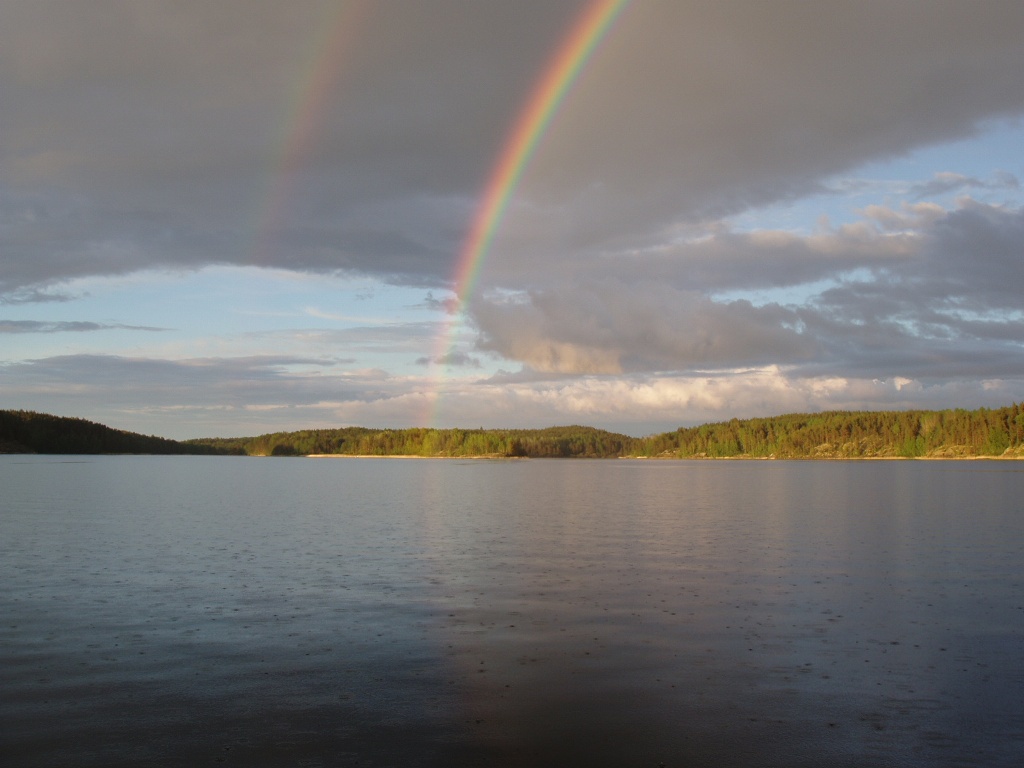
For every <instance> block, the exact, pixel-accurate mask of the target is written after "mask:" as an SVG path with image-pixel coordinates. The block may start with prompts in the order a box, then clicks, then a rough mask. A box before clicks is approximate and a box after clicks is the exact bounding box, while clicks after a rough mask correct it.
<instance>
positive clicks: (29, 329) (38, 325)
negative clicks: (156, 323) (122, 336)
mask: <svg viewBox="0 0 1024 768" xmlns="http://www.w3.org/2000/svg"><path fill="white" fill-rule="evenodd" d="M111 330H115V331H166V330H169V329H168V328H153V327H151V326H146V325H122V324H120V323H93V322H86V321H59V322H45V321H40V320H0V333H68V332H72V333H77V332H82V331H111Z"/></svg>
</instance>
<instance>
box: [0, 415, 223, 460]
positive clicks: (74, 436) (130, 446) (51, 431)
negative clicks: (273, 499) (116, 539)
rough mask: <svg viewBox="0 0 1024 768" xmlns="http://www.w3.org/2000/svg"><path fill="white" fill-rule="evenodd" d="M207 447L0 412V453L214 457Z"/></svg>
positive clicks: (77, 421) (62, 419)
mask: <svg viewBox="0 0 1024 768" xmlns="http://www.w3.org/2000/svg"><path fill="white" fill-rule="evenodd" d="M221 452H222V451H221V450H220V449H218V448H214V447H212V446H209V445H201V444H198V443H181V442H178V441H177V440H167V439H166V438H163V437H153V436H149V435H139V434H136V433H134V432H124V431H122V430H120V429H112V428H110V427H106V426H104V425H102V424H96V423H95V422H92V421H86V420H85V419H74V418H67V417H64V416H51V415H50V414H47V413H35V412H33V411H0V453H64V454H97V453H152V454H204V455H209V454H217V453H221Z"/></svg>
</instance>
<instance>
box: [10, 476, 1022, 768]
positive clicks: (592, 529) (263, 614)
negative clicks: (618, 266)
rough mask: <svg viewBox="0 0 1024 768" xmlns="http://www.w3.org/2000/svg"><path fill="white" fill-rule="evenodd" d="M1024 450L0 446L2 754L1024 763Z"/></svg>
mask: <svg viewBox="0 0 1024 768" xmlns="http://www.w3.org/2000/svg"><path fill="white" fill-rule="evenodd" d="M1022 555H1024V467H1021V466H1019V465H1017V464H1012V463H1001V462H860V463H857V462H850V463H843V462H830V463H810V462H806V463H800V462H643V461H582V460H576V461H558V460H547V461H507V462H491V461H395V460H384V459H381V460H373V459H337V460H335V459H323V460H310V459H251V458H201V457H44V456H0V584H2V587H0V762H2V764H3V765H5V766H105V767H106V766H139V765H154V766H185V765H189V766H192V765H228V766H232V765H233V766H278V765H282V766H283V765H288V766H350V765H351V766H355V765H359V766H415V765H422V766H456V767H458V766H477V765H486V766H520V765H523V766H526V765H542V766H544V765H551V766H554V765H558V766H566V765H589V766H650V767H651V768H653V767H654V766H658V765H665V766H915V767H916V766H1018V765H1021V764H1024V589H1022V587H1024V558H1022Z"/></svg>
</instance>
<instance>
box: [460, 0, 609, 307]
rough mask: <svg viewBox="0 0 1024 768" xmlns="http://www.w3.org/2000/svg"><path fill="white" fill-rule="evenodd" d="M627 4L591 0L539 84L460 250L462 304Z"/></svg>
mask: <svg viewBox="0 0 1024 768" xmlns="http://www.w3.org/2000/svg"><path fill="white" fill-rule="evenodd" d="M628 2H629V0H591V2H590V3H589V4H588V5H587V7H586V8H584V10H583V13H581V14H580V16H579V18H578V19H577V20H576V22H575V24H573V26H572V27H571V28H570V30H569V33H568V34H567V35H566V36H565V37H564V38H563V40H562V43H561V44H560V45H559V47H558V49H557V50H556V51H555V55H554V56H553V57H552V58H551V61H550V63H549V64H548V66H547V67H546V68H545V69H544V71H543V74H542V75H541V77H540V79H539V80H538V81H537V83H536V85H535V86H534V88H533V92H532V93H531V94H530V98H529V100H528V101H527V102H526V108H525V109H523V110H522V112H520V114H519V117H518V119H517V120H516V122H515V125H514V126H513V128H512V132H511V133H510V134H509V137H508V139H507V140H506V142H505V144H504V146H503V148H502V150H501V154H500V155H499V156H498V161H497V163H495V165H494V168H493V170H492V171H491V175H490V178H489V180H488V182H487V186H486V187H485V189H484V193H483V197H482V198H481V200H480V204H479V206H478V208H477V212H476V217H475V218H474V219H473V224H472V226H471V227H470V230H469V235H468V236H467V237H466V240H465V242H464V243H463V246H462V250H461V251H460V254H459V258H458V264H457V268H456V271H455V280H454V282H455V293H456V296H457V297H458V299H459V302H460V304H464V303H465V302H466V301H467V299H468V298H469V296H470V295H471V294H472V292H473V288H474V286H475V285H476V280H477V277H478V276H479V275H480V267H481V266H482V265H483V262H484V260H485V258H486V257H487V252H488V250H489V249H490V246H491V241H492V240H493V239H494V234H495V232H496V231H497V229H498V225H499V224H500V223H501V220H502V217H503V216H504V214H505V209H506V208H508V203H509V200H510V199H511V197H512V193H513V191H514V190H515V188H516V185H517V184H518V183H519V179H520V177H521V176H522V175H523V171H524V170H525V169H526V166H527V165H528V164H529V162H530V158H531V157H532V156H533V152H534V150H535V149H536V148H537V144H538V142H539V141H540V139H541V137H542V136H543V135H544V132H545V131H546V130H547V127H548V126H549V125H550V123H551V120H552V118H553V117H554V116H555V114H556V113H557V112H558V108H559V106H561V104H562V102H563V100H564V99H565V95H566V93H568V91H569V89H570V87H571V86H572V84H573V83H574V82H575V81H576V78H577V77H578V76H579V73H580V71H581V70H582V69H583V67H584V65H585V64H586V63H587V60H588V59H589V58H590V55H591V54H592V53H593V52H594V49H595V48H596V47H597V45H598V43H600V42H601V40H602V39H603V38H604V36H605V34H606V33H607V32H608V29H609V28H610V27H611V25H612V23H613V22H614V21H615V19H616V17H617V16H618V15H619V13H621V12H622V9H623V8H624V7H625V6H626V5H627V3H628Z"/></svg>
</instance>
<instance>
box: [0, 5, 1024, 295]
mask: <svg viewBox="0 0 1024 768" xmlns="http://www.w3.org/2000/svg"><path fill="white" fill-rule="evenodd" d="M365 5H366V7H365V11H364V12H362V13H354V14H353V15H352V23H353V25H354V27H353V32H352V34H351V35H350V37H349V38H348V39H347V40H346V41H344V45H346V46H347V47H348V50H347V51H346V52H345V53H343V54H341V56H340V57H339V61H340V62H341V66H340V69H339V70H338V73H337V77H336V78H334V81H333V85H334V88H333V90H332V91H331V92H330V93H326V94H324V95H323V100H322V102H316V103H314V104H313V105H312V106H313V107H314V109H312V111H311V112H310V114H312V115H313V117H314V118H318V119H319V120H320V122H319V123H318V122H317V120H315V119H314V120H312V121H311V125H310V126H309V127H310V128H311V129H313V131H312V133H311V141H310V142H309V145H308V149H307V150H306V152H305V154H299V155H292V156H288V155H287V153H285V152H283V149H284V148H285V147H286V146H287V140H286V133H287V131H288V129H289V125H293V124H294V123H291V122H290V120H291V119H292V118H293V117H294V115H295V114H297V111H296V108H295V106H294V105H295V104H296V103H297V99H298V98H299V94H300V92H301V87H302V85H303V83H305V82H308V76H307V75H306V74H305V73H307V72H308V71H309V68H310V54H311V51H313V50H314V48H315V41H316V39H317V34H318V32H320V31H321V27H322V26H323V24H324V23H326V22H325V20H327V19H330V18H332V17H333V16H332V13H331V11H332V9H333V8H335V7H336V6H334V5H333V4H328V3H320V2H295V3H288V4H287V5H282V6H279V7H278V6H274V5H273V4H271V5H269V6H268V5H260V6H259V8H258V9H257V11H254V9H253V6H252V5H251V4H250V3H248V2H241V1H240V0H231V1H226V2H218V3H200V2H159V1H157V0H151V1H149V2H137V1H131V2H128V1H125V2H116V1H114V0H111V1H110V2H101V3H80V2H74V1H65V2H61V1H60V0H53V1H51V2H46V1H44V2H39V3H7V4H4V5H3V7H2V8H0V94H2V97H3V103H4V109H3V112H2V114H0V171H2V173H0V250H2V253H3V260H2V261H0V291H3V292H8V293H9V292H14V291H22V293H20V294H18V295H21V296H25V295H28V294H26V293H24V291H25V290H38V289H39V288H40V287H41V286H46V285H50V284H53V283H56V282H59V281H62V280H66V279H68V278H73V277H77V276H87V275H94V274H123V273H127V272H131V271H135V270H139V269H149V268H174V269H180V268H186V269H194V268H200V267H202V266H204V265H207V264H225V263H226V264H250V263H255V264H257V265H260V266H274V267H282V268H286V269H295V270H310V271H320V272H334V271H353V272H360V273H366V274H371V275H375V276H378V277H380V278H381V279H383V280H385V281H389V282H397V283H406V284H421V285H427V286H441V285H445V284H446V283H447V280H448V276H449V275H450V274H451V273H452V271H453V269H454V260H455V254H456V253H457V251H458V249H459V245H460V242H461V240H462V238H463V236H464V233H465V231H466V228H467V227H468V224H469V221H470V220H471V218H472V216H473V212H474V206H475V200H476V199H477V197H478V196H479V193H480V190H481V189H482V186H483V184H484V182H485V181H486V178H487V176H488V174H489V172H490V169H491V166H492V164H493V162H494V158H495V157H496V155H497V153H498V151H499V149H500V147H501V146H502V144H503V142H504V141H505V138H506V135H507V132H508V129H509V126H510V125H511V123H512V121H513V118H514V116H515V115H516V114H517V112H518V111H519V109H520V108H521V106H522V104H523V102H524V100H525V99H526V96H527V94H528V93H529V89H530V87H531V84H532V83H533V82H534V80H535V78H536V77H537V76H538V74H539V73H540V70H541V68H542V67H543V65H544V62H545V61H546V60H547V57H548V56H549V54H550V51H551V50H552V48H553V46H554V45H555V43H556V42H557V40H558V39H559V38H560V36H561V35H562V34H563V33H564V31H565V29H566V28H567V24H568V22H569V20H570V19H571V18H572V17H573V16H574V14H575V13H576V11H577V10H578V9H579V7H580V6H581V3H575V2H571V3H548V2H516V3H486V4H481V3H473V2H465V1H464V0H432V2H427V3H414V4H402V5H400V6H398V5H394V4H387V3H375V2H367V3H366V4H365ZM1022 29H1024V7H1022V6H1021V5H1020V4H1019V3H1016V2H1012V3H1011V2H989V3H985V4H984V6H983V8H982V9H980V10H979V9H978V8H975V7H974V6H973V5H970V4H965V3H962V2H937V1H932V2H906V3H890V2H865V3H855V4H854V3H846V2H819V3H813V4H809V3H771V4H765V3H761V2H713V3H712V2H703V3H701V2H698V3H676V2H669V1H667V0H666V1H665V2H658V1H656V0H652V1H648V2H640V1H638V2H635V3H633V4H631V5H630V6H629V7H628V8H627V10H626V12H625V13H624V14H623V15H622V17H621V18H620V19H619V22H618V24H617V25H616V27H615V29H614V33H613V34H612V35H610V36H609V38H608V39H607V40H606V41H605V43H604V45H603V46H602V47H601V49H600V50H599V51H598V55H597V56H595V58H594V59H593V60H592V62H591V64H590V66H589V67H588V68H587V69H586V70H585V71H584V73H583V76H582V77H581V78H580V80H579V81H578V82H577V84H576V87H575V88H574V89H573V92H572V94H571V97H570V99H569V101H567V103H566V104H565V106H564V109H563V110H562V111H561V112H560V114H559V115H558V117H557V120H556V121H555V123H554V124H553V126H552V128H551V130H550V131H549V133H548V135H547V136H546V137H545V140H544V141H543V142H542V143H541V145H540V147H539V151H538V153H537V155H536V157H535V158H534V161H533V163H532V164H531V166H530V168H529V169H528V172H527V175H526V176H525V177H524V181H523V185H522V187H521V189H520V193H521V196H520V198H519V199H520V200H521V201H524V202H528V205H525V206H523V205H520V206H514V207H513V210H512V211H511V212H510V215H509V217H508V219H507V221H506V226H505V227H503V231H504V232H505V233H506V234H505V235H504V236H499V239H498V241H497V243H496V246H495V253H494V255H493V257H492V260H493V261H494V262H495V270H494V277H498V276H500V275H501V274H503V271H502V269H501V267H500V262H501V261H502V260H506V259H510V258H512V257H516V258H518V257H519V256H521V255H522V254H524V253H526V254H533V255H534V256H535V258H534V263H536V264H544V263H549V264H551V265H552V267H551V268H552V269H555V270H557V269H558V265H557V262H558V261H559V255H560V254H561V253H564V252H566V251H574V250H581V249H597V250H599V251H601V252H609V251H611V252H622V251H629V250H631V249H635V248H638V247H639V248H642V247H644V246H645V245H648V244H651V243H656V242H664V240H665V238H666V233H670V232H671V231H672V230H673V228H674V227H677V226H679V225H680V223H686V222H696V221H699V220H701V219H703V218H707V217H709V216H710V217H714V216H719V215H723V214H725V213H729V212H736V211H740V210H744V209H746V208H748V207H750V206H755V205H759V204H763V203H767V202H771V201H774V200H779V199H789V198H793V197H796V196H799V195H800V194H803V193H805V192H806V191H808V190H811V189H814V188H816V187H817V185H818V184H819V183H820V181H821V179H822V178H824V177H825V176H827V175H829V174H833V173H836V172H838V171H841V170H843V169H847V168H850V167H853V166H855V165H857V164H859V163H862V162H864V161H866V160H872V159H883V158H886V157H891V156H894V155H896V154H898V153H903V152H907V151H909V150H911V149H913V148H915V147H918V146H921V145H923V144H928V143H935V142H940V141H944V140H949V139H954V138H960V137H965V136H968V135H970V134H971V133H972V132H973V131H975V130H976V129H977V126H978V125H979V124H980V123H981V122H982V121H984V120H986V119H990V118H993V117H998V116H1001V115H1010V114H1015V113H1018V112H1019V111H1020V110H1021V109H1022V107H1024V79H1022V78H1020V77H1019V72H1021V71H1024V43H1022V39H1024V35H1022V34H1021V31H1022ZM288 163H291V164H292V165H290V166H289V165H288ZM524 222H526V223H528V224H529V225H530V226H529V228H528V229H522V228H520V227H519V226H518V225H519V224H522V223H524ZM513 247H514V250H510V249H513ZM505 272H506V273H507V272H508V270H507V269H506V270H505ZM534 277H535V279H536V280H538V281H539V280H542V279H543V271H541V272H537V273H535V275H534ZM482 279H484V280H488V279H491V278H488V277H487V276H486V275H485V276H484V277H483V278H482Z"/></svg>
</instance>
